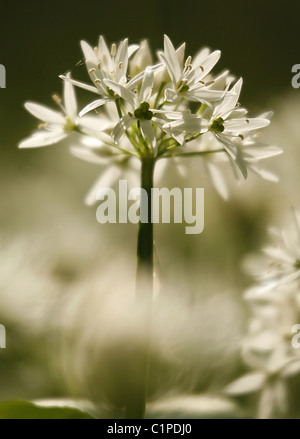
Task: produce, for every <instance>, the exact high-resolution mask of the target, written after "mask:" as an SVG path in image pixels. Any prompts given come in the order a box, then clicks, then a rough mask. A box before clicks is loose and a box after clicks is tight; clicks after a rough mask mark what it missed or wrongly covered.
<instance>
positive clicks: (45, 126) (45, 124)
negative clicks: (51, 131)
mask: <svg viewBox="0 0 300 439" xmlns="http://www.w3.org/2000/svg"><path fill="white" fill-rule="evenodd" d="M47 126H48V123H47V122H43V123H40V124H39V125H38V129H39V130H43V129H44V128H47Z"/></svg>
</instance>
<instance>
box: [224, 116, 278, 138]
mask: <svg viewBox="0 0 300 439" xmlns="http://www.w3.org/2000/svg"><path fill="white" fill-rule="evenodd" d="M269 124H270V121H269V120H268V119H247V118H243V119H228V120H226V121H225V122H224V128H225V131H226V133H227V132H228V133H233V134H235V133H236V134H238V133H244V132H247V131H253V130H257V129H259V128H264V127H266V126H268V125H269Z"/></svg>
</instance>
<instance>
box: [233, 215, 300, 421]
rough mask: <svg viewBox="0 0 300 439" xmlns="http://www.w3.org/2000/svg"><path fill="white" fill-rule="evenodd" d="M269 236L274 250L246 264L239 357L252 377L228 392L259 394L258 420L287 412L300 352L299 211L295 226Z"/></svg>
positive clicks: (246, 378)
mask: <svg viewBox="0 0 300 439" xmlns="http://www.w3.org/2000/svg"><path fill="white" fill-rule="evenodd" d="M271 232H272V235H273V236H275V237H276V241H277V245H274V246H272V247H267V248H265V249H264V254H265V255H264V257H262V258H256V260H253V261H250V260H249V262H251V263H250V264H249V262H248V263H247V265H248V268H249V267H251V271H253V273H254V275H255V276H256V279H257V281H258V286H256V287H253V288H251V289H249V290H248V291H246V293H245V299H246V301H247V302H248V303H249V305H250V307H251V313H252V318H251V322H250V326H249V330H248V334H247V336H246V339H245V340H243V345H242V355H243V359H244V361H245V363H246V365H247V366H248V367H249V368H250V369H252V372H251V373H248V374H247V375H245V376H243V377H242V378H240V379H238V380H237V381H235V382H233V383H232V384H230V385H229V386H228V388H227V392H228V393H229V394H231V395H242V394H248V393H252V392H259V393H260V401H259V409H258V416H259V417H260V418H270V417H272V416H280V415H282V414H283V413H286V412H287V411H288V409H289V406H288V391H287V385H286V384H287V380H288V378H290V377H292V376H294V375H296V374H299V373H300V350H299V349H297V348H296V347H295V346H294V345H293V343H292V340H293V337H294V336H295V334H294V327H295V325H298V324H299V323H300V285H299V280H300V212H299V211H298V212H297V211H296V212H294V227H291V226H289V227H287V228H286V230H283V231H277V230H272V231H271Z"/></svg>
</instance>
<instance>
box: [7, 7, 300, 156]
mask: <svg viewBox="0 0 300 439" xmlns="http://www.w3.org/2000/svg"><path fill="white" fill-rule="evenodd" d="M0 14H1V15H0V63H2V64H4V65H5V66H6V69H7V89H6V90H3V89H2V90H1V95H0V100H1V101H0V102H1V105H0V109H1V115H0V126H1V147H2V148H3V147H5V148H9V149H11V148H13V149H14V148H15V146H16V143H17V141H18V139H19V138H20V137H24V135H27V134H28V123H29V121H30V116H28V115H26V114H25V112H24V111H23V108H22V104H23V102H24V101H25V100H28V99H33V100H39V101H41V102H45V103H46V102H48V101H49V96H50V94H51V93H52V92H53V91H59V90H60V83H59V82H60V81H59V79H58V78H57V76H58V74H60V73H62V72H65V71H66V70H69V69H71V68H72V67H73V74H74V75H75V74H76V75H77V72H76V70H77V71H78V75H80V74H81V71H82V72H83V70H84V66H82V67H76V68H75V65H76V63H77V62H78V61H79V60H80V58H81V56H82V55H81V51H80V48H79V41H80V39H86V40H88V41H90V42H91V43H93V42H94V43H96V40H97V37H98V35H99V34H103V35H105V36H106V38H107V40H108V41H110V42H112V41H118V40H120V39H122V38H124V37H125V36H128V37H130V39H131V41H133V42H137V41H139V40H140V39H142V38H145V37H146V38H149V39H150V40H151V44H152V46H153V47H154V48H155V49H156V48H159V47H161V46H162V43H163V33H167V34H168V35H169V36H170V37H171V38H172V40H173V41H174V43H175V44H176V45H178V44H180V43H181V42H182V41H186V42H187V54H193V53H194V52H195V51H196V50H197V49H198V48H199V47H201V46H203V45H208V46H210V47H211V48H212V49H217V48H219V49H221V50H222V58H221V61H220V63H219V68H225V67H228V66H229V67H230V69H231V70H232V72H233V73H234V74H236V75H237V76H240V75H241V76H243V77H244V78H245V85H244V89H243V98H245V100H246V102H247V104H248V107H249V106H251V105H252V104H255V102H256V100H258V101H259V103H260V107H261V108H265V107H264V106H263V104H264V102H265V101H267V102H268V101H269V99H270V97H272V96H274V95H278V94H279V93H281V92H282V91H284V89H286V88H291V85H290V81H291V76H292V74H291V67H292V65H293V64H296V63H298V62H299V61H300V53H299V52H300V50H299V42H300V38H299V16H300V2H299V1H296V0H295V1H294V0H289V1H280V0H275V1H269V0H267V1H261V0H260V1H259V0H252V1H238V0H231V1H207V0H206V1H193V0H186V1H178V0H175V1H165V2H163V1H161V0H153V1H144V2H143V1H138V0H130V1H118V0H117V1H111V2H109V1H101V0H98V1H89V0H86V1H67V0H65V1H47V2H46V1H34V2H33V1H26V2H23V3H21V2H17V3H16V2H9V3H8V2H5V4H3V3H2V4H1V12H0ZM12 128H13V131H12ZM16 128H17V129H16Z"/></svg>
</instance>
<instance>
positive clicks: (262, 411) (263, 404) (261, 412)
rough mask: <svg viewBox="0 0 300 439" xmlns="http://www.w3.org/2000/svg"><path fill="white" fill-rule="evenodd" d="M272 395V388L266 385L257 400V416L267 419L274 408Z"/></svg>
mask: <svg viewBox="0 0 300 439" xmlns="http://www.w3.org/2000/svg"><path fill="white" fill-rule="evenodd" d="M274 402H275V401H274V395H273V392H272V388H270V387H267V388H266V389H265V390H264V391H263V392H262V395H261V398H260V401H259V409H258V417H259V419H269V418H270V417H271V415H272V413H273V410H274V405H275V404H274Z"/></svg>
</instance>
